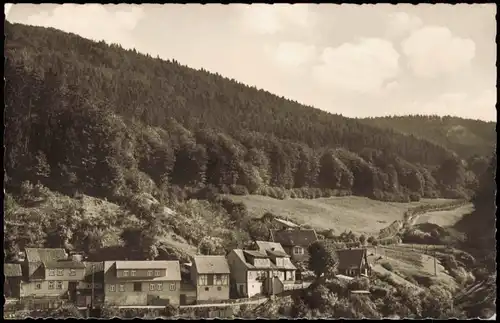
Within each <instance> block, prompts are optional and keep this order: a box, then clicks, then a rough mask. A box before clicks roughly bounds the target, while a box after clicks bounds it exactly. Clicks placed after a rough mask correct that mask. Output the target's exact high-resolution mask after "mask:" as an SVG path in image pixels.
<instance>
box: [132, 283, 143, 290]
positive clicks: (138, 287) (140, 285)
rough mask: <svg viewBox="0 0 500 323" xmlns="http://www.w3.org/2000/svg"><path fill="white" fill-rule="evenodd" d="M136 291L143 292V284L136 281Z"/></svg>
mask: <svg viewBox="0 0 500 323" xmlns="http://www.w3.org/2000/svg"><path fill="white" fill-rule="evenodd" d="M134 292H142V284H141V283H134Z"/></svg>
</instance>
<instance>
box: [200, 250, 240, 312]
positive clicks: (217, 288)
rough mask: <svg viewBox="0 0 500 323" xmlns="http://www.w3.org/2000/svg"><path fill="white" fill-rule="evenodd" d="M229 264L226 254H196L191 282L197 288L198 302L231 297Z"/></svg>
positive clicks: (222, 299)
mask: <svg viewBox="0 0 500 323" xmlns="http://www.w3.org/2000/svg"><path fill="white" fill-rule="evenodd" d="M230 273H231V271H230V270H229V264H228V262H227V259H226V257H225V256H195V257H193V259H192V265H191V282H192V284H193V285H194V286H195V288H196V302H197V303H208V302H220V301H224V300H228V299H229V278H230V277H229V276H230Z"/></svg>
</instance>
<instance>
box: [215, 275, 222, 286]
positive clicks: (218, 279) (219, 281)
mask: <svg viewBox="0 0 500 323" xmlns="http://www.w3.org/2000/svg"><path fill="white" fill-rule="evenodd" d="M215 285H216V286H220V285H222V275H215Z"/></svg>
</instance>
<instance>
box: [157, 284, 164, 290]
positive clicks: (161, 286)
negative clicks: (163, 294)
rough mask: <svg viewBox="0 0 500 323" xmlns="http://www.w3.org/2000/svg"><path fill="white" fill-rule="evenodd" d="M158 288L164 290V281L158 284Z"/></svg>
mask: <svg viewBox="0 0 500 323" xmlns="http://www.w3.org/2000/svg"><path fill="white" fill-rule="evenodd" d="M156 290H159V291H160V290H163V283H159V284H156Z"/></svg>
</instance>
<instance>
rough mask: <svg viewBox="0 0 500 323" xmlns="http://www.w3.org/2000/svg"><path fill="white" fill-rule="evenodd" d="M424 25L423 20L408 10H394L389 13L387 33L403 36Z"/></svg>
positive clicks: (392, 35) (393, 35)
mask: <svg viewBox="0 0 500 323" xmlns="http://www.w3.org/2000/svg"><path fill="white" fill-rule="evenodd" d="M421 26H422V20H421V19H420V18H419V17H417V16H413V15H409V14H408V13H406V12H403V11H400V12H394V13H391V14H389V20H388V22H387V35H388V36H389V37H391V38H392V37H400V36H403V35H405V34H407V33H409V32H411V31H413V30H415V29H417V28H419V27H421Z"/></svg>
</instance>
